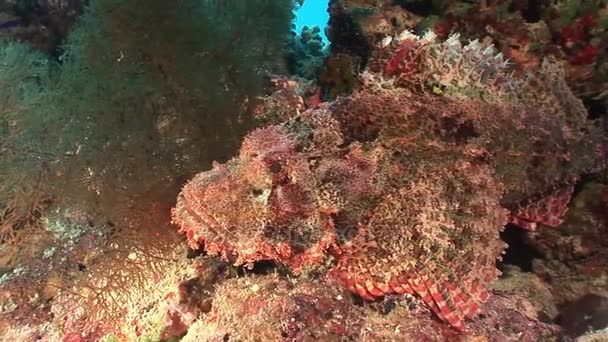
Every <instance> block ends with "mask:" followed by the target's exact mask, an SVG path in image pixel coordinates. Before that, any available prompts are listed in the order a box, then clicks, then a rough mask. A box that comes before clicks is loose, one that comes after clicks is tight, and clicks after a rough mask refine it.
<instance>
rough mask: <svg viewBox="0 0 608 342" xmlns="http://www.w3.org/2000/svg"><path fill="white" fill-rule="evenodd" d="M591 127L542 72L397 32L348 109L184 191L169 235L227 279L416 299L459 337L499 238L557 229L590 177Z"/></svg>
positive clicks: (595, 138)
mask: <svg viewBox="0 0 608 342" xmlns="http://www.w3.org/2000/svg"><path fill="white" fill-rule="evenodd" d="M596 126H597V124H596V123H594V122H592V121H590V120H588V119H587V112H586V110H585V108H584V107H583V105H582V103H581V102H580V101H579V100H578V99H577V98H576V97H575V96H574V95H573V94H572V93H571V91H570V90H569V88H568V86H567V85H566V83H565V81H564V77H563V74H562V72H561V70H560V69H559V68H558V67H557V66H556V65H554V64H553V63H551V61H545V62H544V63H543V64H542V66H541V67H539V70H537V72H534V73H521V72H520V73H512V72H510V71H509V65H508V63H507V62H505V61H504V60H503V58H502V56H501V55H500V54H496V53H495V51H494V50H493V49H492V48H491V47H483V46H482V45H481V44H480V43H479V42H477V41H473V42H470V43H469V44H467V45H464V46H463V45H462V44H461V43H460V40H459V37H458V36H456V35H455V36H452V37H450V38H449V39H448V40H446V41H444V42H438V41H437V38H436V36H435V35H433V34H432V33H428V34H426V35H425V36H424V37H417V36H414V35H413V34H410V33H408V32H404V33H403V34H401V35H400V36H398V37H395V38H394V39H393V40H392V41H391V42H390V43H389V44H387V43H386V42H384V44H383V46H381V47H379V48H378V51H377V52H376V53H375V55H374V57H373V58H372V59H371V61H370V62H369V65H368V67H367V69H366V70H365V71H364V72H362V73H361V74H360V87H359V89H358V90H357V91H355V93H354V94H352V95H350V96H347V97H343V98H339V99H338V100H336V101H334V102H332V103H325V104H321V105H318V106H317V107H315V108H312V109H309V110H307V111H305V112H303V113H301V114H299V113H294V116H293V117H292V118H291V119H289V120H286V121H285V122H280V123H276V124H274V125H270V126H267V127H264V128H260V129H257V130H255V131H253V132H252V133H250V134H249V135H248V136H246V137H245V139H244V141H243V143H242V146H241V148H240V151H239V154H238V156H237V157H235V158H233V159H232V160H230V161H228V162H227V163H225V164H215V165H214V167H213V169H212V170H210V171H206V172H202V173H200V174H198V175H197V176H196V177H194V179H192V180H191V181H190V182H189V183H187V184H186V185H185V187H184V188H183V190H182V192H181V193H180V195H179V198H178V201H177V205H176V207H175V208H174V210H173V221H174V223H176V224H177V225H179V226H180V228H181V231H183V232H185V233H186V235H187V238H188V242H189V244H190V246H191V247H193V248H201V247H204V249H205V250H206V252H207V253H209V254H211V255H220V256H221V257H223V258H225V259H227V260H229V261H231V262H232V263H234V264H235V265H243V264H246V265H251V264H253V263H255V262H256V261H260V260H270V261H274V262H276V263H278V264H282V265H284V266H286V267H288V268H289V269H290V270H291V271H292V272H293V273H294V274H302V273H306V274H318V273H321V274H324V276H322V277H321V278H322V281H327V282H337V283H339V284H341V285H343V286H346V287H347V288H348V289H350V290H351V291H352V292H354V293H356V294H358V295H359V296H361V297H362V298H364V299H367V300H374V299H375V298H377V297H380V296H383V295H385V294H395V293H396V294H403V293H409V294H413V295H416V296H419V297H420V298H421V299H422V300H423V301H424V302H425V303H426V304H427V305H428V306H429V308H430V309H431V310H432V311H433V312H434V313H435V314H436V315H437V317H438V318H440V319H441V320H443V321H445V322H447V323H449V324H450V325H451V326H453V327H455V328H457V329H464V323H465V321H466V319H472V318H474V316H475V315H476V314H477V313H478V312H480V310H481V305H482V304H483V303H484V302H485V301H486V300H487V299H488V297H489V292H488V289H487V288H488V285H489V284H490V283H491V282H493V281H494V280H495V279H496V278H497V277H498V276H499V271H498V270H497V269H496V262H497V260H498V259H500V256H501V254H502V253H503V252H504V250H505V248H506V245H505V243H503V242H502V241H501V239H500V236H499V233H500V231H501V230H502V229H503V228H504V227H505V225H506V224H507V223H509V222H511V223H514V224H516V225H519V226H521V227H523V228H525V229H530V230H533V229H536V228H537V226H538V225H544V226H550V227H554V226H557V225H559V224H560V223H561V220H562V216H563V215H564V213H565V211H566V209H567V204H568V201H569V198H570V195H571V193H572V189H573V184H574V182H575V181H576V180H577V177H578V176H579V175H581V174H583V173H585V172H590V171H593V170H594V169H596V168H597V167H599V166H598V162H597V161H598V160H599V159H600V158H599V157H600V155H601V154H603V153H604V152H603V151H605V148H603V147H602V146H603V145H602V144H603V141H602V139H603V138H602V136H601V130H600V129H599V128H598V127H596ZM311 270H316V272H309V271H311Z"/></svg>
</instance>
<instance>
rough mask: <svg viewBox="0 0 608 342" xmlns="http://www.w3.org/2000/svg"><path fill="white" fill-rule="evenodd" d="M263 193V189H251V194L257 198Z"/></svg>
mask: <svg viewBox="0 0 608 342" xmlns="http://www.w3.org/2000/svg"><path fill="white" fill-rule="evenodd" d="M263 193H264V190H262V189H258V188H253V189H251V194H252V195H253V196H255V197H258V196H261V195H262V194H263Z"/></svg>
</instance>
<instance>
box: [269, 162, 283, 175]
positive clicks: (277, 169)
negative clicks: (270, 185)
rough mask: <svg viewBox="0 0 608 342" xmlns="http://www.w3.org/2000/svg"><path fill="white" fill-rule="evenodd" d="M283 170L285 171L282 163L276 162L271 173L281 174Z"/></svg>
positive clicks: (271, 167) (271, 165)
mask: <svg viewBox="0 0 608 342" xmlns="http://www.w3.org/2000/svg"><path fill="white" fill-rule="evenodd" d="M282 169H283V167H282V166H281V163H279V162H278V161H275V162H273V163H272V164H270V172H272V173H279V172H281V170H282Z"/></svg>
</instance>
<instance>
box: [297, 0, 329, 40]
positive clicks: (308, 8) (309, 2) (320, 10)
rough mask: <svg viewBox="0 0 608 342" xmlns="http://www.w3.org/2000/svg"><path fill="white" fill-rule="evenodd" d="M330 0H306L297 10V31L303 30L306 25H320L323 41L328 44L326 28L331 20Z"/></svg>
mask: <svg viewBox="0 0 608 342" xmlns="http://www.w3.org/2000/svg"><path fill="white" fill-rule="evenodd" d="M328 7H329V0H304V4H303V5H302V6H301V7H300V8H299V9H298V10H297V11H296V19H295V24H296V32H297V33H298V34H299V33H300V32H302V28H303V27H304V26H308V27H313V26H319V28H320V29H321V36H322V37H323V41H324V42H325V43H326V44H328V43H329V40H328V39H327V36H326V35H325V28H326V27H327V22H328V21H329V13H328V11H327V9H328Z"/></svg>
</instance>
